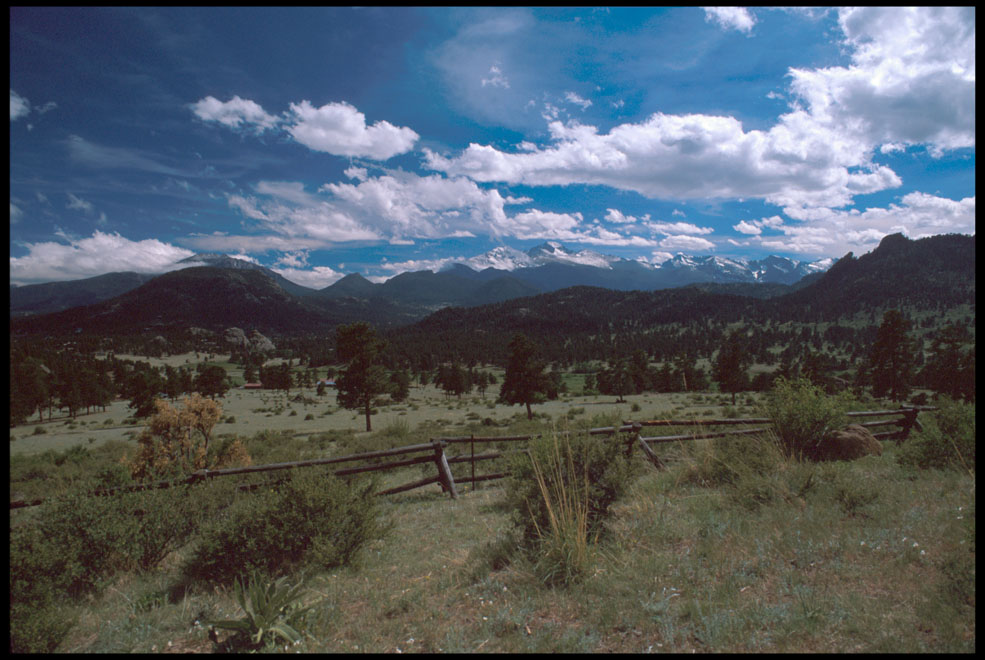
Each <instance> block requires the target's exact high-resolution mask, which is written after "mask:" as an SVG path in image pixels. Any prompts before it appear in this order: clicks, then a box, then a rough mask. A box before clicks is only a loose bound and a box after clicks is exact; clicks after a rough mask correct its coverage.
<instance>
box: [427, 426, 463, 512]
mask: <svg viewBox="0 0 985 660" xmlns="http://www.w3.org/2000/svg"><path fill="white" fill-rule="evenodd" d="M431 444H432V445H433V446H434V464H435V465H436V466H437V468H438V477H439V478H440V479H441V485H442V487H443V488H444V489H445V490H447V491H448V492H449V493H451V498H452V499H453V500H454V499H458V491H456V490H455V479H454V478H453V477H452V476H451V468H449V467H448V459H447V458H445V450H444V446H445V443H444V442H443V441H442V440H432V441H431Z"/></svg>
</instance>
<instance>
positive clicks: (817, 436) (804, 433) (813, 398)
mask: <svg viewBox="0 0 985 660" xmlns="http://www.w3.org/2000/svg"><path fill="white" fill-rule="evenodd" d="M852 403H853V399H852V396H851V394H849V393H847V392H842V393H841V394H838V395H835V396H829V395H827V394H825V392H824V390H823V389H821V388H820V387H818V386H816V385H814V384H812V383H811V382H810V381H809V380H807V379H805V378H800V379H798V380H787V379H785V378H782V377H781V378H778V379H777V380H776V381H775V382H774V385H773V390H772V391H770V392H769V394H767V396H766V400H765V402H764V404H763V412H764V413H765V414H766V416H767V417H769V418H770V419H771V420H772V422H773V426H774V430H775V432H776V436H777V438H778V439H779V441H780V446H781V447H782V448H783V449H784V451H785V452H786V453H787V455H788V456H792V457H795V458H798V459H800V458H809V459H813V458H815V457H816V456H817V454H818V448H819V446H820V444H821V443H822V442H824V439H825V437H827V435H828V434H829V433H830V432H831V431H834V430H837V429H839V428H842V427H844V426H845V425H846V424H847V423H848V418H847V417H846V416H845V413H846V412H848V410H849V409H850V407H851V405H852Z"/></svg>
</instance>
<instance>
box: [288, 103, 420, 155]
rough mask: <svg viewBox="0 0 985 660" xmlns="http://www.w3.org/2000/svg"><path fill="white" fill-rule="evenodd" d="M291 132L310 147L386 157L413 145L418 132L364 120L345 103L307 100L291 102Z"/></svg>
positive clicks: (348, 153) (341, 153) (408, 148)
mask: <svg viewBox="0 0 985 660" xmlns="http://www.w3.org/2000/svg"><path fill="white" fill-rule="evenodd" d="M291 113H292V124H291V125H290V126H288V127H287V132H288V133H290V134H291V136H292V137H293V138H294V139H295V140H297V141H298V142H300V143H301V144H303V145H304V146H306V147H308V148H309V149H312V150H314V151H324V152H326V153H330V154H334V155H336V156H358V157H365V158H372V159H374V160H386V159H388V158H392V157H393V156H396V155H398V154H402V153H406V152H408V151H410V150H411V149H413V148H414V143H415V142H417V139H418V137H419V136H418V134H417V133H415V132H414V131H413V130H411V129H409V128H407V127H398V126H394V125H393V124H391V123H390V122H388V121H378V122H376V123H375V124H372V125H367V124H366V115H364V114H363V113H361V112H359V111H358V110H356V108H354V107H353V106H351V105H349V104H348V103H326V104H325V105H323V106H321V107H320V108H316V107H314V106H313V105H312V104H311V103H309V102H308V101H301V103H292V104H291Z"/></svg>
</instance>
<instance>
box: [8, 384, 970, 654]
mask: <svg viewBox="0 0 985 660" xmlns="http://www.w3.org/2000/svg"><path fill="white" fill-rule="evenodd" d="M574 380H577V379H576V378H575V379H574ZM495 390H496V387H495V386H494V387H492V388H490V391H488V392H487V393H486V398H485V399H483V398H482V397H479V396H465V397H462V399H461V400H459V399H457V398H446V397H445V396H444V395H443V393H441V392H440V391H439V390H437V389H435V388H434V387H433V386H429V387H426V388H420V387H417V388H412V390H411V397H410V399H409V400H408V401H406V402H403V403H401V404H399V405H394V406H385V407H381V408H380V410H379V411H378V413H377V414H376V415H374V417H373V425H374V431H373V432H372V433H366V432H364V431H363V429H364V419H363V417H362V416H361V415H359V414H357V413H354V412H353V411H348V410H342V409H339V408H338V406H337V404H336V402H335V397H334V395H331V394H330V395H328V396H326V397H323V398H317V397H316V396H315V395H314V392H313V391H305V392H303V395H304V396H308V397H309V398H311V399H317V401H318V402H317V403H316V404H309V405H307V406H306V405H305V404H303V403H295V402H290V401H287V400H285V399H284V397H283V396H282V395H273V394H270V393H264V392H257V391H242V390H232V391H230V393H229V394H227V396H226V397H225V399H223V400H222V405H223V416H224V417H226V418H228V416H232V417H234V418H235V421H234V422H232V423H222V424H220V425H219V426H217V428H216V433H217V434H238V435H239V436H241V437H250V436H254V434H257V433H258V432H259V431H287V430H290V431H292V433H291V434H284V435H271V436H270V437H275V438H276V439H277V443H278V446H277V447H264V448H263V451H264V452H266V453H263V454H258V455H257V458H258V461H257V462H272V461H273V460H292V458H294V459H297V458H302V457H303V458H308V457H311V456H318V455H332V454H343V453H352V452H355V451H361V450H367V449H374V448H379V447H382V446H395V445H404V444H411V443H414V442H420V441H423V440H425V439H426V438H428V437H435V436H442V435H460V434H467V433H473V432H474V433H476V434H477V435H508V434H513V433H546V434H550V433H551V431H552V429H554V428H558V427H561V428H588V427H591V426H594V425H603V424H605V423H612V420H619V419H652V418H660V417H666V416H668V415H671V414H673V415H674V416H677V415H689V414H694V415H697V416H719V415H721V414H723V413H724V412H725V411H726V407H725V406H724V404H725V403H726V401H728V400H729V399H730V397H727V396H725V395H720V394H707V393H706V394H664V395H655V394H653V395H639V396H629V397H627V401H626V402H625V403H618V404H617V403H615V402H614V401H613V397H580V396H571V397H565V398H563V399H562V400H559V401H554V402H549V403H546V404H542V405H537V406H535V407H534V410H535V412H536V413H537V417H536V419H535V420H533V421H528V420H526V415H525V414H524V413H523V409H522V407H519V406H514V407H506V406H502V405H499V406H496V405H494V404H493V401H494V400H495V394H496V392H495ZM294 394H295V392H292V396H293V395H294ZM755 402H756V399H755V398H754V397H752V396H746V395H741V396H740V397H739V403H740V406H739V412H740V415H741V416H750V415H752V414H755V413H757V412H758V411H757V410H756V408H755V407H754V404H755ZM125 406H126V403H125V402H117V403H114V404H113V406H111V407H110V409H109V410H107V412H105V413H98V414H93V415H89V416H83V417H80V418H79V419H78V420H76V421H75V422H74V423H75V424H76V427H75V428H69V427H70V426H71V425H72V423H71V422H70V423H67V424H66V423H65V421H60V420H57V419H56V420H55V421H54V422H51V423H48V422H46V423H45V424H43V425H34V424H30V425H26V426H22V427H18V428H16V429H12V431H11V437H12V441H11V459H12V465H11V471H12V475H13V473H14V471H15V470H18V474H19V475H21V474H22V472H23V471H24V469H23V466H22V465H21V462H24V461H41V460H43V459H44V457H45V456H55V452H49V453H48V454H46V453H45V452H46V451H47V450H56V452H64V451H65V450H66V449H68V448H70V447H72V446H81V447H85V448H87V451H88V452H90V453H91V454H92V457H90V458H91V460H96V458H95V457H99V456H102V454H100V453H99V451H100V447H102V448H103V449H104V450H105V452H107V454H106V455H109V453H111V452H114V451H119V450H120V447H121V442H120V441H121V440H122V441H123V442H125V443H129V444H130V445H132V444H133V440H132V437H131V438H127V437H126V434H127V433H130V434H131V435H132V434H133V433H135V432H137V431H139V428H140V427H138V426H129V427H124V428H115V427H116V426H118V424H119V423H120V422H122V421H123V419H125V418H126V417H127V416H128V412H127V411H126V410H125ZM292 411H293V412H295V413H296V414H295V415H291V412H292ZM308 414H311V415H312V416H313V419H310V420H306V419H305V417H306V416H307V415H308ZM106 419H112V420H113V422H114V423H113V424H112V426H114V428H103V427H108V426H109V425H107V424H106V423H105V420H106ZM82 421H85V422H86V424H85V425H82V424H81V422H82ZM35 426H41V427H43V428H45V429H46V432H45V433H44V434H42V435H34V431H33V429H34V428H35ZM90 437H94V438H96V440H94V441H92V442H90V441H89V440H88V438H90ZM264 437H266V436H264ZM288 437H290V438H291V439H290V440H287V439H286V438H288ZM15 438H16V439H15ZM112 440H116V442H112ZM253 446H259V445H256V444H254V445H253ZM723 446H724V445H722V444H715V443H713V442H711V441H696V442H691V443H682V444H679V445H676V446H674V445H660V449H659V450H658V453H660V455H661V456H662V457H663V458H665V459H667V462H668V466H667V467H666V468H665V469H663V470H659V471H658V470H656V469H654V468H653V467H652V466H651V465H650V464H649V463H646V462H645V461H643V459H642V458H641V457H640V456H639V455H638V453H637V455H636V456H635V457H634V459H633V460H634V461H637V462H638V463H639V464H638V465H637V468H638V469H637V470H636V472H635V474H636V476H635V477H634V478H633V479H632V481H631V483H629V484H627V491H626V493H625V495H624V496H623V497H622V498H621V499H620V500H618V502H617V503H616V505H615V507H614V508H613V510H612V514H611V516H610V517H609V519H608V520H607V521H606V525H605V529H606V532H605V534H604V535H603V536H602V537H601V538H600V540H599V543H598V545H597V546H596V547H594V550H593V555H592V557H593V559H592V562H591V570H590V571H589V573H588V575H587V576H586V577H585V578H584V579H583V580H581V581H579V582H576V583H574V584H570V585H568V586H566V587H548V586H545V584H544V583H543V582H542V581H541V580H540V579H538V577H537V573H536V570H535V569H534V566H533V565H532V563H531V561H532V560H531V559H530V558H528V557H524V556H514V557H513V558H512V560H511V561H507V562H504V561H494V560H495V559H496V558H497V557H499V555H500V554H501V553H500V552H499V551H498V550H497V548H498V547H500V545H501V541H502V540H503V539H504V538H506V537H505V534H506V533H507V531H508V530H509V529H510V511H509V510H508V509H507V508H506V506H505V505H504V495H505V489H506V488H508V482H505V481H494V482H486V483H483V484H479V485H478V487H473V486H471V485H460V487H459V494H460V497H459V498H458V499H456V500H452V499H450V498H449V497H448V495H446V494H443V493H442V492H441V490H440V488H439V487H438V486H437V485H431V486H427V487H425V488H422V489H419V490H416V491H411V492H408V493H403V494H400V495H395V496H390V497H386V498H383V502H382V507H383V511H382V515H383V518H384V519H385V520H386V522H387V523H388V524H389V525H390V526H391V529H390V531H389V533H388V534H387V535H386V536H384V537H383V538H381V539H378V540H375V541H372V542H371V543H370V544H369V546H368V547H366V548H364V550H363V551H362V553H361V555H360V556H359V561H358V562H357V563H356V564H355V565H353V566H346V567H343V568H338V569H334V570H331V571H325V572H320V573H308V574H307V575H305V576H304V585H305V587H306V589H307V595H306V596H305V597H304V600H305V602H317V605H316V606H315V608H314V610H313V611H312V613H311V614H310V615H309V617H308V625H307V630H306V633H305V638H304V640H303V641H302V642H301V643H300V644H299V645H298V646H294V647H288V648H284V647H283V646H281V647H278V649H272V650H280V651H290V652H293V651H300V652H317V653H336V652H354V653H356V652H358V653H362V652H371V653H378V652H379V653H382V652H400V653H407V652H428V653H430V652H445V653H447V652H452V653H457V652H504V653H507V652H508V653H512V652H531V651H532V652H628V653H638V652H692V651H698V652H701V651H710V652H973V651H974V648H975V550H974V544H975V528H974V519H975V517H974V516H975V478H974V473H973V471H971V472H968V471H953V470H917V469H915V468H910V467H903V466H901V465H900V464H899V463H898V462H897V460H896V456H897V453H898V452H899V451H900V448H898V447H896V446H895V444H894V443H891V442H884V443H883V447H884V452H883V454H882V455H881V456H867V457H865V458H863V459H860V460H857V461H853V462H836V463H823V464H800V463H796V462H789V461H785V462H782V463H778V464H777V465H776V466H775V469H774V470H772V471H770V472H769V473H767V474H758V475H752V476H747V477H743V478H741V479H733V480H732V481H728V480H726V481H722V480H718V481H716V480H715V479H713V478H710V477H709V476H708V475H709V474H713V471H712V470H710V467H709V465H710V462H713V461H714V460H715V459H714V457H715V456H718V455H719V454H718V453H717V452H720V451H722V447H723ZM721 455H723V456H734V454H721ZM87 460H89V458H87ZM729 460H731V459H729ZM80 465H83V466H84V465H87V464H86V463H84V462H83V463H80ZM18 466H20V467H18ZM32 469H34V468H32ZM48 469H49V468H45V469H44V470H41V469H40V468H38V470H37V472H40V473H43V472H44V471H45V470H48ZM57 469H65V470H70V469H72V468H71V461H68V462H65V463H64V464H63V465H62V466H61V467H59V468H57ZM77 469H83V468H77ZM50 470H52V471H54V470H56V468H55V467H50ZM433 470H434V468H433V466H424V467H421V466H414V467H412V468H405V469H402V470H400V471H397V472H393V473H388V474H387V475H386V476H385V477H384V478H383V481H382V483H381V484H380V487H381V488H385V487H390V486H394V485H398V484H401V483H406V482H408V481H411V480H413V479H417V478H420V477H421V476H423V475H424V474H430V473H432V472H433ZM32 474H34V473H32ZM18 478H20V477H18ZM12 479H13V476H12ZM46 483H48V484H49V485H48V486H47V487H48V488H50V487H51V484H52V483H55V481H54V480H52V479H49V480H48V481H47V482H46ZM11 488H12V491H13V489H14V483H13V481H12V484H11ZM12 497H13V492H12ZM241 497H262V495H260V494H244V495H241ZM31 515H33V514H32V513H31V510H30V509H28V510H23V511H18V512H12V514H11V524H12V525H15V524H21V523H23V522H25V521H29V520H30V516H31ZM188 552H189V549H188V548H183V549H181V550H179V551H176V552H174V553H173V554H171V555H169V556H168V557H167V558H166V559H165V560H164V562H163V563H161V564H160V566H158V567H157V568H155V569H154V570H150V571H147V572H144V573H124V574H121V575H117V576H116V577H114V578H112V581H111V582H110V583H109V584H108V585H106V586H105V588H103V589H101V590H100V592H99V593H98V594H97V595H95V596H94V597H92V598H90V599H89V600H87V601H85V602H82V603H75V604H72V603H66V604H65V605H64V608H65V610H64V611H65V616H66V617H68V616H72V615H74V616H77V619H76V620H75V624H74V625H73V626H72V628H71V629H70V631H69V632H68V634H67V636H65V638H64V639H63V640H62V642H61V644H60V645H59V646H58V648H57V649H56V651H58V652H71V653H74V652H87V653H133V652H138V653H148V652H151V653H153V652H212V651H214V650H215V646H214V644H213V643H212V642H211V641H210V640H209V635H208V630H207V628H206V627H205V626H203V625H202V621H204V620H206V619H215V618H224V617H236V616H240V615H241V614H242V612H240V610H239V607H238V605H237V604H236V602H235V600H234V598H233V594H232V590H231V589H228V588H221V587H217V588H213V587H208V588H206V587H201V588H192V589H190V590H188V591H185V592H183V593H181V595H180V596H174V595H173V594H174V593H175V592H174V589H173V587H174V584H175V581H176V580H177V576H178V572H179V567H180V566H181V564H182V562H183V561H184V560H185V558H186V557H187V553H188ZM300 577H301V576H298V575H294V576H292V578H291V579H292V581H294V580H297V579H299V578H300ZM169 594H171V595H170V596H169Z"/></svg>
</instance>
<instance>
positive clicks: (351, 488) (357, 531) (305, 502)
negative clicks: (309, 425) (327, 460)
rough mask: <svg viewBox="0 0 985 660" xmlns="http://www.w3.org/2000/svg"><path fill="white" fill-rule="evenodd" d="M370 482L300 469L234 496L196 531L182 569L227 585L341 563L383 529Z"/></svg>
mask: <svg viewBox="0 0 985 660" xmlns="http://www.w3.org/2000/svg"><path fill="white" fill-rule="evenodd" d="M375 488H376V484H375V481H374V480H369V479H357V480H353V481H352V482H349V483H347V482H345V481H342V480H340V479H338V478H336V477H334V476H333V475H331V474H325V473H319V472H318V471H316V470H313V469H311V468H308V469H306V470H305V471H303V472H299V473H297V474H294V475H292V476H291V477H289V478H288V480H287V481H285V482H284V483H283V484H280V485H279V486H278V487H276V488H274V489H271V490H269V491H268V490H267V489H266V488H264V489H261V491H260V492H258V493H253V494H248V495H244V496H241V497H240V498H238V500H237V502H236V503H235V504H234V505H233V506H232V507H230V509H228V510H227V511H226V512H225V513H224V515H222V516H221V517H220V518H218V519H217V520H215V521H214V522H213V523H212V524H211V525H210V526H209V527H208V528H206V529H205V530H204V531H203V533H202V536H201V539H200V542H199V545H198V546H197V547H196V548H195V550H194V552H193V553H192V556H191V558H190V559H189V560H188V562H187V564H186V565H185V568H184V572H185V574H186V576H188V577H189V578H192V579H197V580H204V581H208V582H215V583H223V584H229V583H231V582H232V581H233V580H234V579H236V578H241V577H244V576H246V575H248V574H249V573H250V572H252V571H261V572H263V573H265V574H267V575H269V576H277V575H283V574H285V573H287V572H288V571H290V570H293V569H295V568H305V567H316V568H319V569H324V568H331V567H334V566H340V565H344V564H349V563H351V562H352V561H353V560H354V559H355V558H356V554H357V552H358V551H359V550H360V549H361V548H362V547H363V546H364V545H365V544H366V543H368V542H369V541H370V540H372V539H374V538H377V537H379V536H380V535H382V534H383V533H384V532H385V531H386V528H385V526H384V525H383V524H382V523H381V522H380V521H379V506H378V498H377V497H375V495H374V492H375Z"/></svg>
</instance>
